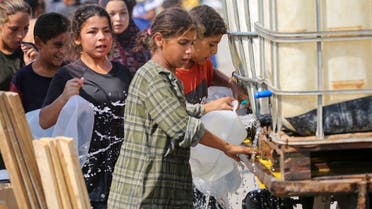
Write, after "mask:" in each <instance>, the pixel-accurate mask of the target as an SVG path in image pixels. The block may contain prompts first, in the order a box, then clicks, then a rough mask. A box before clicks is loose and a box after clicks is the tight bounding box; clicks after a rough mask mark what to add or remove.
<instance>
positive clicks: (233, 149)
mask: <svg viewBox="0 0 372 209" xmlns="http://www.w3.org/2000/svg"><path fill="white" fill-rule="evenodd" d="M199 143H201V144H203V145H205V146H208V147H212V148H215V149H219V150H221V151H222V152H224V153H225V154H226V155H227V156H229V157H231V158H232V159H234V160H236V161H240V158H239V157H238V154H247V155H250V154H252V153H253V150H252V149H251V148H249V147H244V146H239V145H235V144H230V143H228V142H226V141H224V140H222V139H220V138H219V137H218V136H216V135H214V134H212V133H211V132H210V131H208V130H205V133H204V135H203V137H202V138H201V140H200V142H199Z"/></svg>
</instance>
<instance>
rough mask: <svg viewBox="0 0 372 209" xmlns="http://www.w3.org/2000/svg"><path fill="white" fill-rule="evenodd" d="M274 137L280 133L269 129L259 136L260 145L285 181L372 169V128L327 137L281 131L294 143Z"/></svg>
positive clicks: (262, 152) (356, 172)
mask: <svg viewBox="0 0 372 209" xmlns="http://www.w3.org/2000/svg"><path fill="white" fill-rule="evenodd" d="M273 137H276V136H275V135H273V134H269V132H268V131H267V129H265V130H264V131H263V133H262V134H261V135H260V137H259V149H260V153H261V157H262V158H263V159H267V160H270V161H271V162H272V166H271V168H270V169H271V170H273V171H279V172H280V174H281V178H282V180H284V181H287V180H307V179H311V178H313V177H320V176H332V175H353V174H361V173H372V156H371V155H370V153H371V152H372V132H366V133H354V134H339V135H332V136H327V137H326V138H325V139H316V138H315V137H290V136H288V135H286V134H285V133H281V134H280V137H281V138H282V139H284V140H285V141H288V142H292V145H291V144H282V143H277V141H275V140H273ZM301 138H303V141H302V142H301V141H300V140H301ZM293 141H296V142H295V143H294V142H293ZM310 142H312V143H310ZM326 142H328V143H326Z"/></svg>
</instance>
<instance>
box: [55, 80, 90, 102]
mask: <svg viewBox="0 0 372 209" xmlns="http://www.w3.org/2000/svg"><path fill="white" fill-rule="evenodd" d="M83 85H84V78H83V77H82V78H73V79H71V80H68V81H67V82H66V85H65V88H64V90H63V92H62V95H61V96H62V99H63V100H64V101H68V100H69V99H70V97H72V96H74V95H79V92H80V88H81V87H82V86H83Z"/></svg>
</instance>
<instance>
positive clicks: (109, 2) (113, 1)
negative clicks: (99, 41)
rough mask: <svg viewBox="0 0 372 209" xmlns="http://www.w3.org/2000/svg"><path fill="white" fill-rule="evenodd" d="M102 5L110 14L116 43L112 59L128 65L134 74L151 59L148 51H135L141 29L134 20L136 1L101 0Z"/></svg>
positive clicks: (114, 42) (114, 43)
mask: <svg viewBox="0 0 372 209" xmlns="http://www.w3.org/2000/svg"><path fill="white" fill-rule="evenodd" d="M99 3H100V5H101V6H102V7H103V8H105V9H106V11H107V12H108V13H109V15H110V17H111V21H112V27H113V34H114V41H113V49H112V52H111V56H110V59H111V60H117V61H119V62H120V63H121V64H123V65H126V66H127V67H128V68H129V70H130V71H131V72H132V73H133V74H134V73H135V72H136V71H137V70H138V69H139V68H140V67H141V66H142V65H143V64H145V63H146V61H147V60H148V58H149V56H150V55H149V52H148V51H147V50H144V49H142V50H139V51H134V50H133V48H134V47H135V44H136V43H135V41H136V37H137V33H138V32H139V29H138V28H137V26H136V24H135V23H134V21H133V19H132V15H131V14H132V11H133V7H134V5H135V3H136V2H135V1H134V0H100V2H99Z"/></svg>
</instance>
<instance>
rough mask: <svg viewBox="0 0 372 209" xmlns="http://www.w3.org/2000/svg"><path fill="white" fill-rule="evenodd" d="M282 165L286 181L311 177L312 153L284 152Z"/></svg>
mask: <svg viewBox="0 0 372 209" xmlns="http://www.w3.org/2000/svg"><path fill="white" fill-rule="evenodd" d="M280 167H281V169H280V171H281V173H282V177H283V180H284V181H288V180H305V179H310V178H311V160H310V153H308V152H304V153H283V154H282V155H281V156H280Z"/></svg>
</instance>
